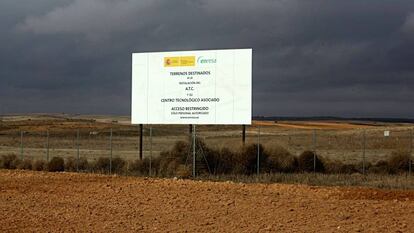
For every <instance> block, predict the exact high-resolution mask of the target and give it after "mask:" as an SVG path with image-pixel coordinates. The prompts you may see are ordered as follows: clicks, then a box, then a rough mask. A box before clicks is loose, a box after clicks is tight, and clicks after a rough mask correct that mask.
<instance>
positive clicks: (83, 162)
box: [78, 157, 89, 171]
mask: <svg viewBox="0 0 414 233" xmlns="http://www.w3.org/2000/svg"><path fill="white" fill-rule="evenodd" d="M78 168H79V171H86V170H88V169H89V162H88V160H87V159H86V158H85V157H80V158H79V162H78Z"/></svg>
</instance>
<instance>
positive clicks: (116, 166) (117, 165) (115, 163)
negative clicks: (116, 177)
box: [112, 157, 126, 173]
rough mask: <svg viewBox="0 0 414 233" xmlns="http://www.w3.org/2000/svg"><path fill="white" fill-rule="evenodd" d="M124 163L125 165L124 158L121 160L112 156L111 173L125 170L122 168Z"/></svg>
mask: <svg viewBox="0 0 414 233" xmlns="http://www.w3.org/2000/svg"><path fill="white" fill-rule="evenodd" d="M125 165H126V162H125V160H123V159H121V158H119V157H116V158H113V159H112V172H113V173H120V172H122V171H125V170H124V168H125Z"/></svg>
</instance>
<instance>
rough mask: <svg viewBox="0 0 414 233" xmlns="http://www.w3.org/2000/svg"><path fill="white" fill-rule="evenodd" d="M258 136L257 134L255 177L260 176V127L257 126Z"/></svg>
mask: <svg viewBox="0 0 414 233" xmlns="http://www.w3.org/2000/svg"><path fill="white" fill-rule="evenodd" d="M257 130H258V134H257V165H256V167H257V175H259V174H260V125H259V126H257Z"/></svg>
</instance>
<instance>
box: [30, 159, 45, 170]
mask: <svg viewBox="0 0 414 233" xmlns="http://www.w3.org/2000/svg"><path fill="white" fill-rule="evenodd" d="M32 169H33V171H44V170H47V163H46V162H45V161H44V160H35V161H34V162H33V164H32Z"/></svg>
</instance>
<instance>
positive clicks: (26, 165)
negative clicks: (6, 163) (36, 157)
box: [17, 159, 32, 170]
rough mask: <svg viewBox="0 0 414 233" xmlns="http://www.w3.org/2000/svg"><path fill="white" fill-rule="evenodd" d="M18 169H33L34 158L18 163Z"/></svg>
mask: <svg viewBox="0 0 414 233" xmlns="http://www.w3.org/2000/svg"><path fill="white" fill-rule="evenodd" d="M17 169H22V170H32V160H31V159H24V160H23V161H21V163H19V164H18V165H17Z"/></svg>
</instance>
